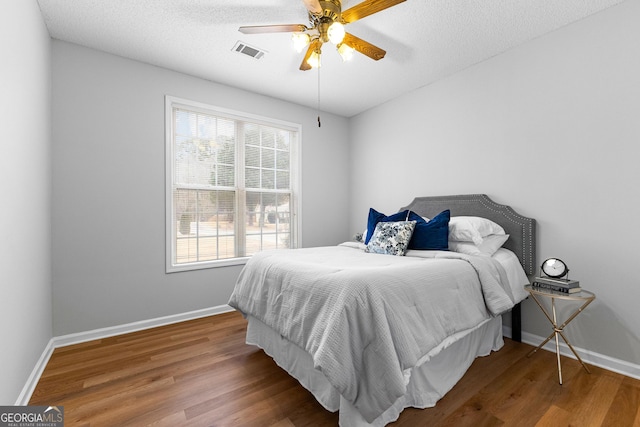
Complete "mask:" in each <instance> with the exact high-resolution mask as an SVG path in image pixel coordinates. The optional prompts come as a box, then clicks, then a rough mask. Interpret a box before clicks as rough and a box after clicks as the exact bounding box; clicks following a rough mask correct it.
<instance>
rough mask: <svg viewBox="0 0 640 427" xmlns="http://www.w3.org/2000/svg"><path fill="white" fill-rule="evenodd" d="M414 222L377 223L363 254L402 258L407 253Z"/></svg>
mask: <svg viewBox="0 0 640 427" xmlns="http://www.w3.org/2000/svg"><path fill="white" fill-rule="evenodd" d="M415 226H416V222H415V221H399V222H386V221H383V222H379V223H378V224H377V225H376V228H375V230H374V231H373V234H372V236H371V239H370V240H369V243H368V244H367V247H366V249H365V252H373V253H376V254H386V255H398V256H402V255H404V254H405V252H406V251H407V247H408V246H409V241H410V240H411V235H412V234H413V230H414V228H415Z"/></svg>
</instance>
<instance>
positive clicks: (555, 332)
mask: <svg viewBox="0 0 640 427" xmlns="http://www.w3.org/2000/svg"><path fill="white" fill-rule="evenodd" d="M551 312H552V313H553V322H552V323H553V335H555V337H556V358H557V359H558V381H560V385H562V365H561V364H560V339H559V338H558V334H560V333H562V330H559V329H558V319H557V317H556V299H555V298H551Z"/></svg>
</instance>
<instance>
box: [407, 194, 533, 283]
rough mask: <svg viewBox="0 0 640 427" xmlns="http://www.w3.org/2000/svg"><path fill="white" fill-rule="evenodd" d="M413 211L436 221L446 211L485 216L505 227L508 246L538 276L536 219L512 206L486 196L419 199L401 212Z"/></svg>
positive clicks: (455, 214) (461, 214)
mask: <svg viewBox="0 0 640 427" xmlns="http://www.w3.org/2000/svg"><path fill="white" fill-rule="evenodd" d="M405 209H410V210H412V211H414V212H415V213H417V214H418V215H420V216H425V217H428V218H433V217H434V216H436V215H437V214H439V213H440V212H442V211H443V210H445V209H449V210H450V211H451V216H463V215H465V216H481V217H484V218H487V219H490V220H492V221H494V222H496V223H498V224H500V225H501V226H502V228H504V230H505V232H506V233H507V234H509V240H507V241H506V243H505V244H504V247H505V248H507V249H509V250H511V251H512V252H513V253H515V254H516V255H517V256H518V259H519V260H520V263H521V264H522V267H524V271H525V272H526V273H527V274H528V275H533V274H535V273H536V269H537V265H536V220H535V219H533V218H527V217H525V216H522V215H520V214H518V213H516V211H514V210H513V209H511V208H510V207H509V206H506V205H500V204H498V203H496V202H494V201H493V200H491V199H490V198H489V197H487V195H485V194H463V195H456V196H432V197H416V198H415V199H413V201H412V202H411V203H410V204H409V205H408V206H405V207H403V208H401V209H400V210H405Z"/></svg>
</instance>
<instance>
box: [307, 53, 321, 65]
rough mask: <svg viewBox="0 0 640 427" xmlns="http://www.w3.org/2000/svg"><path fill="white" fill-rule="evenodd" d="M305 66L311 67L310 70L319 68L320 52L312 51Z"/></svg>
mask: <svg viewBox="0 0 640 427" xmlns="http://www.w3.org/2000/svg"><path fill="white" fill-rule="evenodd" d="M307 64H309V65H310V66H311V68H320V67H321V66H322V64H321V63H320V51H319V50H314V51H313V52H311V56H309V59H307Z"/></svg>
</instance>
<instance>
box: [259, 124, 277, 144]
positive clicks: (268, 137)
mask: <svg viewBox="0 0 640 427" xmlns="http://www.w3.org/2000/svg"><path fill="white" fill-rule="evenodd" d="M262 146H263V147H269V148H274V147H275V146H276V133H275V130H274V129H273V128H268V127H263V128H262Z"/></svg>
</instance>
